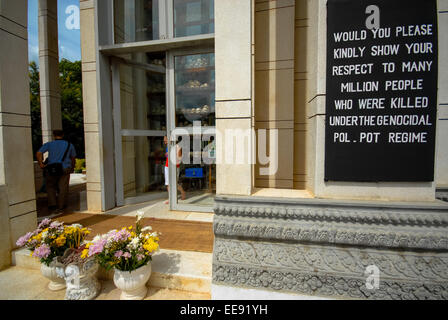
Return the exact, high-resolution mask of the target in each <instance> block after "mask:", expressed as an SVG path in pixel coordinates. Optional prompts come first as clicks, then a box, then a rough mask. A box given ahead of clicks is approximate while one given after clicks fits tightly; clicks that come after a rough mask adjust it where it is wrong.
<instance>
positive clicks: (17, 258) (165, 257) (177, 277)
mask: <svg viewBox="0 0 448 320" xmlns="http://www.w3.org/2000/svg"><path fill="white" fill-rule="evenodd" d="M12 265H13V266H16V267H20V268H26V269H31V270H40V262H39V261H38V259H36V258H33V257H31V256H30V254H29V251H28V250H26V249H19V250H16V251H14V252H13V253H12ZM151 267H152V274H151V278H150V279H149V282H148V286H149V287H150V288H160V289H172V290H179V291H184V292H190V293H202V294H208V295H209V294H210V291H211V282H212V254H211V253H201V252H188V251H177V250H163V249H161V250H160V251H159V252H157V253H156V254H155V255H154V256H153V261H152V263H151ZM98 279H100V280H103V281H110V280H112V279H113V270H111V271H109V272H107V271H106V270H104V269H102V268H100V270H99V272H98Z"/></svg>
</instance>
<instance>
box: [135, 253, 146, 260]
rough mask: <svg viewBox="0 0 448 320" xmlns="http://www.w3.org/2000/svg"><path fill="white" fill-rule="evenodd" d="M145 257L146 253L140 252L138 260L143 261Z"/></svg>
mask: <svg viewBox="0 0 448 320" xmlns="http://www.w3.org/2000/svg"><path fill="white" fill-rule="evenodd" d="M143 259H145V255H143V254H138V255H137V260H138V261H142V260H143Z"/></svg>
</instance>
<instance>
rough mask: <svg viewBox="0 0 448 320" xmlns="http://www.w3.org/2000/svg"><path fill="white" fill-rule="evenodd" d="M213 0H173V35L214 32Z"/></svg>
mask: <svg viewBox="0 0 448 320" xmlns="http://www.w3.org/2000/svg"><path fill="white" fill-rule="evenodd" d="M214 4H215V2H214V0H174V36H175V37H186V36H194V35H198V34H207V33H214V32H215V20H214V10H215V9H214Z"/></svg>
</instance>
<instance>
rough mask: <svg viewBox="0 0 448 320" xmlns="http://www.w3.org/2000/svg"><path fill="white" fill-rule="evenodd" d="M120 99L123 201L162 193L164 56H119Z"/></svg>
mask: <svg viewBox="0 0 448 320" xmlns="http://www.w3.org/2000/svg"><path fill="white" fill-rule="evenodd" d="M121 58H122V59H125V62H126V63H122V64H120V97H121V129H122V161H123V189H124V197H125V198H133V197H138V196H142V195H151V196H152V195H153V194H154V195H157V194H161V193H162V192H163V193H165V194H166V187H165V180H164V166H165V159H166V158H165V146H164V139H163V137H164V135H166V127H167V126H166V121H167V120H166V95H165V92H166V89H165V87H166V83H165V78H166V76H165V72H166V71H165V53H164V52H161V53H135V54H132V55H131V54H129V55H126V56H121Z"/></svg>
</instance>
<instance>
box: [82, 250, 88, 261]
mask: <svg viewBox="0 0 448 320" xmlns="http://www.w3.org/2000/svg"><path fill="white" fill-rule="evenodd" d="M88 255H89V249H84V250H82V253H81V259H86V258H87V256H88Z"/></svg>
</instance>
